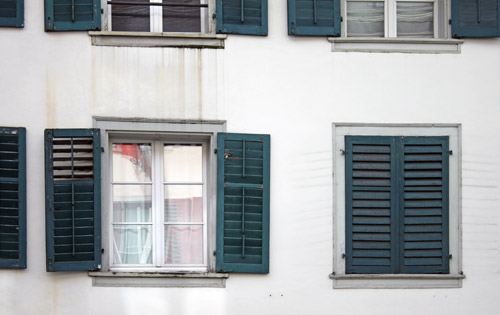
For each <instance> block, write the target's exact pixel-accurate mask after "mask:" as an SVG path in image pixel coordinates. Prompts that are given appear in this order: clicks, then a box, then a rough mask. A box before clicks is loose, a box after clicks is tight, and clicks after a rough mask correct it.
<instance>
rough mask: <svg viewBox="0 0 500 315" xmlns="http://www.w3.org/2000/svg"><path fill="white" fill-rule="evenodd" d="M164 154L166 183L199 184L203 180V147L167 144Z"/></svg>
mask: <svg viewBox="0 0 500 315" xmlns="http://www.w3.org/2000/svg"><path fill="white" fill-rule="evenodd" d="M163 153H164V173H165V174H164V176H165V181H166V182H190V183H193V182H194V183H199V182H201V181H202V180H203V152H202V147H201V145H189V144H178V145H172V144H166V145H165V147H164V150H163Z"/></svg>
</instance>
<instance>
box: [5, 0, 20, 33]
mask: <svg viewBox="0 0 500 315" xmlns="http://www.w3.org/2000/svg"><path fill="white" fill-rule="evenodd" d="M0 26H10V27H24V0H0Z"/></svg>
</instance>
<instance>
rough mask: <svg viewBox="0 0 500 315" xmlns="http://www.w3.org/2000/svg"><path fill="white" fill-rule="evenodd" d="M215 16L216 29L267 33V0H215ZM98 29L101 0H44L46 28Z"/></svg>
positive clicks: (231, 31) (230, 31) (239, 32)
mask: <svg viewBox="0 0 500 315" xmlns="http://www.w3.org/2000/svg"><path fill="white" fill-rule="evenodd" d="M17 1H21V2H22V0H17ZM117 2H118V1H117ZM0 12H1V11H0ZM209 18H212V17H209ZM215 18H216V22H217V27H216V30H217V33H224V34H248V35H267V0H216V15H215ZM100 29H101V1H100V0H80V1H79V2H78V3H76V4H75V0H60V1H55V0H45V30H46V31H79V30H100Z"/></svg>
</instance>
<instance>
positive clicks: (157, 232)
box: [104, 133, 209, 272]
mask: <svg viewBox="0 0 500 315" xmlns="http://www.w3.org/2000/svg"><path fill="white" fill-rule="evenodd" d="M178 137H179V136H178V135H169V134H158V133H157V134H150V135H144V137H143V138H135V137H134V138H127V137H126V136H125V135H120V137H114V136H113V134H111V136H110V141H109V148H108V150H109V152H112V145H113V143H148V144H150V145H151V150H152V165H153V172H152V179H151V184H150V185H151V188H152V189H151V190H152V212H153V213H152V222H151V225H152V243H151V244H152V264H136V265H134V264H114V263H113V261H115V259H114V258H115V257H114V255H115V252H114V246H113V243H114V234H113V231H114V229H113V228H114V225H115V224H116V225H123V224H124V223H114V222H113V211H112V209H113V198H112V196H110V197H109V204H108V205H107V209H110V211H109V212H108V215H109V222H110V226H109V235H110V237H109V242H110V243H109V244H108V248H110V249H112V250H109V251H108V255H109V257H108V261H109V262H110V266H109V269H110V271H117V272H121V271H127V272H131V271H134V272H163V271H164V272H186V271H190V272H207V271H208V267H207V261H208V259H207V236H208V233H207V184H208V183H207V162H208V154H209V152H208V149H207V147H208V139H207V138H206V137H199V136H189V138H191V139H189V140H177V138H178ZM154 138H156V139H154ZM176 143H179V144H180V143H182V144H185V143H190V144H200V145H201V147H202V156H203V161H202V163H203V176H202V177H203V179H202V182H201V183H199V184H202V187H203V188H202V189H203V195H202V196H203V203H202V204H203V221H202V222H199V223H201V224H200V225H202V228H203V246H202V248H203V253H204V255H203V262H202V263H201V264H192V265H190V264H182V265H169V264H165V263H164V261H165V258H166V257H165V244H164V239H165V236H164V233H165V228H164V226H165V225H167V224H169V223H167V222H165V220H164V202H162V201H163V200H164V189H163V187H164V184H165V182H164V180H163V174H164V173H163V171H164V168H163V166H164V163H163V155H162V152H163V146H164V145H165V144H176ZM112 164H113V159H109V166H107V165H104V167H109V169H110V171H111V172H112V171H113V165H112ZM110 178H111V188H112V187H113V185H115V184H124V183H115V182H114V181H113V180H112V178H113V176H112V174H111V175H110ZM125 184H130V183H125ZM141 184H142V183H141ZM170 184H172V183H170ZM110 193H111V194H112V189H110ZM135 224H146V223H135ZM148 224H149V223H148ZM183 224H188V223H186V222H177V223H175V225H183ZM189 224H196V223H189Z"/></svg>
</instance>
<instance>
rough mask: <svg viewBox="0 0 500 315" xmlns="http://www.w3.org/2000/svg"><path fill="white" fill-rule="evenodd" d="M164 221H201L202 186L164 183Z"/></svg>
mask: <svg viewBox="0 0 500 315" xmlns="http://www.w3.org/2000/svg"><path fill="white" fill-rule="evenodd" d="M165 222H203V186H202V185H165Z"/></svg>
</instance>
